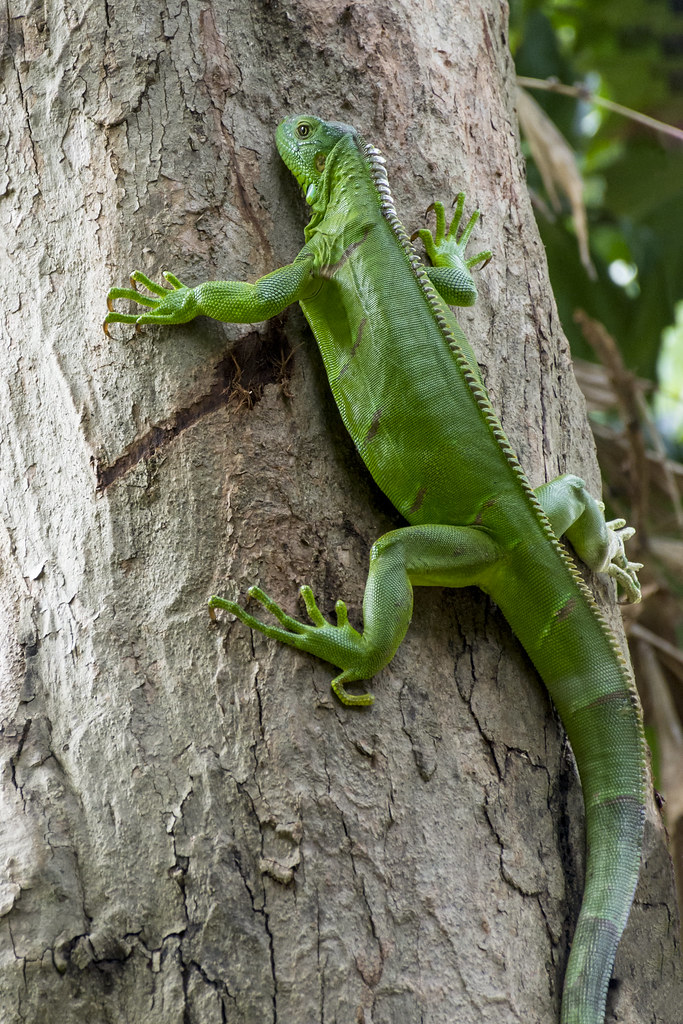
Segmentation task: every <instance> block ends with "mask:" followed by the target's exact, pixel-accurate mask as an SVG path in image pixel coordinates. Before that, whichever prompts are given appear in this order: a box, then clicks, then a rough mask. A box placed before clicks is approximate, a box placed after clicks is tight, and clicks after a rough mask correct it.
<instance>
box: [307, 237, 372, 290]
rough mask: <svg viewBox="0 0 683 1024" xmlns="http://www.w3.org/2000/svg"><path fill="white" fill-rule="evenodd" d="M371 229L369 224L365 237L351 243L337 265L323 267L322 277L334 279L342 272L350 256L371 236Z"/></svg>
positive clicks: (329, 264)
mask: <svg viewBox="0 0 683 1024" xmlns="http://www.w3.org/2000/svg"><path fill="white" fill-rule="evenodd" d="M371 228H372V224H368V226H367V227H366V229H365V232H364V233H363V237H362V238H359V239H358V241H357V242H351V244H350V245H347V247H346V248H345V249H344V252H343V253H342V254H341V258H340V259H338V260H337V262H336V263H328V264H327V266H325V267H321V268H320V277H328V278H329V277H334V275H335V274H336V273H337V271H338V270H341V268H342V267H343V266H344V264H345V263H346V261H347V260H348V258H349V256H350V255H351V254H352V253H354V252H355V251H356V249H358V248H359V247H360V246H361V245H362V244H363V242H364V241H365V239H366V238H367V237H368V235H369V234H370V230H371Z"/></svg>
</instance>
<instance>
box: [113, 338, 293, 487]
mask: <svg viewBox="0 0 683 1024" xmlns="http://www.w3.org/2000/svg"><path fill="white" fill-rule="evenodd" d="M274 339H276V340H277V341H279V345H278V344H272V342H273V340H274ZM291 355H292V352H291V350H290V348H289V344H288V342H287V340H286V338H285V337H284V335H283V334H282V332H281V330H280V329H279V328H278V327H277V325H275V326H272V322H271V326H269V328H268V329H267V330H266V334H265V337H264V336H263V335H262V334H261V332H258V333H257V332H252V333H250V334H248V335H247V336H246V337H244V338H242V339H241V341H240V342H239V343H238V344H237V345H236V346H235V347H234V348H232V349H231V350H230V351H229V352H227V353H226V354H225V356H223V358H222V359H221V360H220V361H219V362H218V363H216V365H215V367H214V369H213V378H214V383H213V384H212V386H211V387H210V388H209V390H208V391H207V392H206V393H205V394H204V395H202V397H201V398H198V399H197V400H196V401H194V402H191V403H190V404H189V405H187V406H185V407H183V408H180V409H177V410H176V411H175V413H174V414H173V415H172V416H169V417H168V419H166V420H162V421H161V422H160V423H156V424H154V425H153V426H151V427H150V429H149V430H148V431H147V432H146V433H145V434H143V435H142V436H141V437H138V438H136V440H135V441H132V442H131V444H129V445H128V446H127V447H126V448H125V449H124V450H123V452H121V454H120V455H118V456H117V457H116V458H115V459H114V461H113V462H111V463H107V462H106V461H105V460H103V459H93V463H94V468H95V475H96V478H97V490H98V492H99V493H104V491H106V490H107V488H108V487H110V486H111V484H113V483H115V482H116V481H117V480H120V479H121V478H122V477H125V476H126V474H128V473H130V472H131V470H133V469H134V468H135V467H136V466H137V465H138V464H139V463H140V462H147V461H148V460H149V459H150V458H153V457H154V456H155V455H156V454H157V453H158V452H160V451H162V450H163V449H164V448H166V447H168V445H170V444H172V443H173V442H174V441H175V439H176V438H177V437H178V435H179V434H182V432H183V431H184V430H187V429H188V428H189V427H193V426H194V425H195V424H196V423H198V422H199V420H201V419H203V418H204V417H205V416H209V415H210V414H211V413H213V412H215V411H216V410H217V409H221V408H222V407H223V406H226V405H229V404H230V403H231V402H234V403H236V405H237V407H238V408H240V407H242V406H246V407H247V408H248V409H251V408H253V406H254V405H256V404H257V403H258V402H259V401H260V399H261V397H262V395H263V391H264V389H265V387H266V385H267V384H280V385H281V386H282V387H283V392H284V393H285V394H286V393H287V389H286V386H285V385H286V381H287V380H288V378H289V376H290V373H291Z"/></svg>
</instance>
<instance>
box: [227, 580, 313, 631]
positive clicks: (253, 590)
mask: <svg viewBox="0 0 683 1024" xmlns="http://www.w3.org/2000/svg"><path fill="white" fill-rule="evenodd" d="M247 593H248V594H249V597H253V598H255V599H256V600H257V601H258V602H259V604H262V605H263V607H264V608H265V609H266V611H268V612H270V614H271V615H274V616H275V618H276V619H277V620H278V622H281V623H282V625H283V626H285V627H286V628H287V630H288V631H289V634H290V635H291V634H300V633H305V631H306V627H305V625H304V624H303V623H302V622H298V621H297V620H296V619H293V618H292V616H291V615H287V613H286V612H284V611H283V610H282V608H281V607H280V605H279V604H277V603H276V602H275V601H273V599H272V597H269V596H268V594H266V592H265V591H264V590H261V588H260V587H249V590H248V591H247ZM250 617H251V618H253V616H250ZM240 618H241V619H242V621H243V622H246V619H245V618H243V617H242V615H240ZM254 622H256V619H254ZM257 628H258V629H263V626H262V625H261V624H259V625H258V627H257ZM264 632H265V630H264ZM278 632H281V631H280V630H278Z"/></svg>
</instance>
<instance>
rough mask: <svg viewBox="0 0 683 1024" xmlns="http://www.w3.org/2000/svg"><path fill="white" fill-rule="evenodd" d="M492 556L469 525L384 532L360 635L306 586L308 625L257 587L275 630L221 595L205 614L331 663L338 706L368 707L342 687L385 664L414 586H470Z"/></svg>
mask: <svg viewBox="0 0 683 1024" xmlns="http://www.w3.org/2000/svg"><path fill="white" fill-rule="evenodd" d="M498 557H499V552H498V548H497V546H496V545H495V543H494V542H493V541H492V540H491V538H490V537H489V536H488V535H486V534H485V533H483V532H482V531H481V530H478V529H476V528H475V527H462V526H443V525H437V526H429V525H427V526H407V527H404V528H402V529H400V530H392V531H391V532H390V533H385V534H384V536H382V537H380V539H379V540H378V541H377V542H376V543H375V544H374V545H373V547H372V551H371V552H370V569H369V572H368V578H367V583H366V586H365V595H364V597H363V623H364V629H363V632H362V633H359V632H358V631H357V630H355V629H354V628H353V626H351V624H350V623H349V620H348V613H347V610H346V605H345V604H344V602H343V601H337V604H336V613H337V624H336V625H333V624H332V623H331V622H328V621H327V619H325V618H324V616H323V615H322V613H321V612H320V610H319V608H318V605H317V604H316V601H315V598H314V596H313V591H312V590H311V588H310V587H302V588H301V596H302V598H303V600H304V604H305V605H306V611H307V613H308V617H309V618H310V620H311V623H312V624H309V623H306V622H299V621H298V619H295V618H293V617H292V616H291V615H288V614H287V613H286V612H285V611H283V609H282V608H280V606H279V605H278V604H276V602H275V601H273V600H272V599H271V598H270V597H268V595H267V594H265V593H264V592H263V591H262V590H260V589H259V588H258V587H251V588H250V589H249V595H250V597H254V598H256V600H257V601H259V602H260V603H261V604H262V605H263V607H264V608H265V609H266V610H267V611H269V612H271V614H272V615H274V616H275V618H276V619H277V620H278V622H279V623H280V625H279V626H275V625H270V624H268V623H265V622H261V621H260V619H257V618H255V617H254V616H253V615H251V614H250V613H249V612H247V611H246V610H245V609H244V608H241V607H240V605H238V604H237V603H236V602H235V601H227V600H225V599H224V598H221V597H212V598H211V599H210V600H209V612H210V614H211V617H212V618H214V617H215V616H214V609H216V608H221V609H223V610H224V611H227V612H230V613H231V614H232V615H235V616H237V618H238V619H240V620H241V621H242V622H244V623H245V624H246V625H247V626H250V627H251V628H252V629H257V630H259V631H260V632H261V633H264V634H265V635H266V636H268V637H271V638H272V639H274V640H280V641H281V642H282V643H285V644H288V645H289V646H290V647H296V648H298V649H299V650H301V651H307V652H308V653H310V654H315V655H317V657H319V658H322V659H323V660H324V661H329V662H331V663H332V664H333V665H336V666H337V667H338V668H340V669H342V672H341V673H340V674H339V675H338V676H336V678H335V679H333V681H332V689H333V690H334V692H335V693H336V694H337V696H338V697H339V699H340V700H341V701H342V703H344V704H372V702H373V700H374V698H373V696H372V694H370V693H365V694H361V695H356V694H350V693H348V692H347V691H346V689H345V686H344V684H345V683H349V682H355V681H357V680H360V679H370V678H372V676H373V675H374V674H375V673H376V672H378V671H379V670H380V669H381V668H383V667H384V666H385V665H386V664H387V663H388V662H389V661H391V659H392V658H393V656H394V654H395V653H396V650H397V648H398V646H399V644H400V643H401V641H402V640H403V637H404V636H405V634H406V630H407V629H408V626H409V625H410V620H411V617H412V612H413V586H448V587H465V586H470V585H472V584H476V583H478V582H480V581H481V579H482V577H483V576H484V574H485V572H486V571H487V570H490V569H491V567H492V566H493V565H494V564H495V563H496V561H497V560H498Z"/></svg>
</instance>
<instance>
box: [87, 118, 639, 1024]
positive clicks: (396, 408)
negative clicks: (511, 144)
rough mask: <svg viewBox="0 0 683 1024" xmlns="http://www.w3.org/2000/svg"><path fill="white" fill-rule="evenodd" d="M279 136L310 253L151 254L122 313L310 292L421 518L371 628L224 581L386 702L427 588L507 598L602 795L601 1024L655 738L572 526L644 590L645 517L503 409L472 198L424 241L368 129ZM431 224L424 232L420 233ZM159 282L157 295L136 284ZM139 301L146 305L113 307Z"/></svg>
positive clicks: (390, 473) (380, 583)
mask: <svg viewBox="0 0 683 1024" xmlns="http://www.w3.org/2000/svg"><path fill="white" fill-rule="evenodd" d="M277 147H278V149H279V151H280V154H281V156H282V158H283V160H284V162H285V163H286V165H287V167H288V168H289V169H290V171H291V172H292V173H293V174H294V176H295V178H296V179H297V181H298V182H299V184H300V185H301V187H302V188H303V190H304V193H305V197H306V201H307V203H308V204H309V205H310V207H311V209H312V212H313V215H312V217H311V220H310V222H309V224H308V226H307V228H306V231H305V238H306V244H305V245H304V247H303V249H302V250H301V252H300V253H299V255H298V256H297V257H296V259H295V260H294V262H293V263H291V264H289V265H288V266H285V267H281V268H280V269H279V270H275V271H274V272H273V273H271V274H267V275H266V276H265V277H262V278H260V280H258V281H256V283H255V284H245V283H241V282H236V281H210V282H207V283H205V284H200V285H197V287H195V288H188V287H186V286H184V285H183V284H181V282H180V281H179V280H178V279H177V278H176V277H174V276H173V275H172V274H168V273H167V274H165V275H164V276H165V278H166V280H167V281H168V282H169V286H170V287H162V286H160V285H157V284H155V283H154V282H153V281H151V280H149V278H147V277H145V275H144V274H141V273H140V272H139V271H136V272H135V273H134V274H133V275H132V276H131V284H132V288H113V289H112V290H111V291H110V292H109V297H108V305H109V309H110V313H109V315H108V316H107V318H106V321H105V330H106V328H107V325H108V324H111V323H135V324H137V325H139V324H179V323H185V322H187V321H188V320H192V319H193V318H194V317H195V316H199V315H205V316H209V317H213V319H215V320H221V321H223V322H227V323H253V322H256V321H260V320H265V319H267V318H269V317H272V316H274V315H275V314H276V313H279V312H280V311H281V310H283V309H285V307H286V306H288V305H290V303H293V302H297V301H298V302H299V303H300V304H301V308H302V309H303V311H304V314H305V316H306V319H307V320H308V322H309V324H310V325H311V328H312V329H313V333H314V335H315V337H316V340H317V342H318V345H319V347H320V351H321V353H322V357H323V360H324V363H325V368H326V370H327V375H328V378H329V381H330V386H331V388H332V392H333V394H334V397H335V400H336V402H337V405H338V407H339V411H340V412H341V415H342V419H343V420H344V423H345V425H346V427H347V429H348V431H349V433H350V434H351V437H352V438H353V441H354V443H355V445H356V447H357V449H358V451H359V453H360V455H361V457H362V458H363V460H364V462H365V464H366V465H367V467H368V469H369V470H370V472H371V473H372V475H373V477H374V479H375V480H376V481H377V483H378V484H379V486H380V487H381V488H382V490H383V491H384V492H385V494H387V495H388V497H389V498H390V499H391V501H392V502H393V504H394V505H395V506H396V508H397V509H398V511H399V512H400V513H401V514H402V516H404V517H405V519H406V520H407V521H408V523H409V524H410V525H409V526H404V527H401V528H399V529H396V530H392V531H391V532H389V533H387V534H385V535H384V536H383V537H380V539H379V540H378V541H377V542H376V543H375V544H374V546H373V548H372V552H371V555H370V569H369V573H368V579H367V585H366V589H365V596H364V599H363V626H364V628H363V632H362V633H359V632H357V631H356V630H355V629H354V628H353V626H351V624H350V623H349V621H348V616H347V610H346V605H345V604H344V602H343V601H337V604H336V618H337V622H336V625H333V624H332V623H330V622H327V620H326V619H325V618H324V617H323V615H322V614H321V612H320V611H319V609H318V606H317V604H316V601H315V598H314V596H313V592H312V591H311V589H310V587H302V588H301V595H302V597H303V600H304V604H305V606H306V611H307V613H308V616H309V618H310V620H311V623H312V625H311V624H308V623H303V622H299V621H297V620H296V619H294V618H292V617H291V616H290V615H288V614H286V612H284V611H283V610H282V609H281V608H280V607H279V605H278V604H276V603H275V601H273V600H272V599H271V598H269V597H268V596H267V594H265V593H264V592H263V591H262V590H260V589H259V588H258V587H251V588H250V590H249V595H250V596H251V597H254V598H256V599H257V600H258V601H259V602H260V603H261V605H263V606H264V607H265V608H266V609H267V610H268V611H269V612H271V613H272V614H273V616H274V617H275V619H277V620H278V622H279V625H278V626H275V625H269V624H266V623H263V622H261V621H260V620H259V619H257V618H255V617H254V616H253V615H251V614H249V613H248V612H246V611H245V610H243V609H242V608H241V607H240V606H239V605H238V604H237V603H235V602H234V601H228V600H224V599H223V598H220V597H212V598H211V599H210V601H209V606H210V610H211V615H212V617H213V615H214V609H216V608H221V609H224V610H225V611H227V612H230V613H232V614H233V615H236V616H237V617H238V618H239V619H241V620H242V622H244V623H246V624H247V625H248V626H250V627H251V628H252V629H257V630H260V631H261V632H262V633H265V634H266V636H268V637H272V638H274V639H276V640H281V641H282V642H283V643H286V644H289V645H291V646H292V647H297V648H298V649H299V650H303V651H308V652H309V653H311V654H314V655H317V657H319V658H322V659H324V660H325V661H328V662H331V663H332V664H333V665H336V666H337V667H338V668H339V669H340V670H341V671H340V672H339V674H338V675H337V676H336V678H335V679H334V680H333V682H332V688H333V690H334V692H335V693H336V695H337V697H338V698H339V699H340V700H341V701H342V702H343V703H344V704H353V705H357V704H370V703H372V700H373V697H372V696H371V695H370V694H368V693H365V694H361V695H359V694H352V693H349V692H348V691H347V689H346V684H347V683H350V682H353V681H356V680H364V679H370V678H371V677H372V676H373V675H375V673H376V672H378V671H379V670H380V669H381V668H383V667H384V666H385V665H386V664H387V663H388V662H389V661H390V660H391V658H392V657H393V655H394V653H395V652H396V649H397V648H398V646H399V644H400V643H401V641H402V639H403V637H404V635H405V633H406V630H407V629H408V625H409V623H410V619H411V614H412V605H413V587H414V586H446V587H465V586H471V585H473V584H474V585H476V586H478V587H480V588H481V589H482V590H483V591H485V592H486V593H487V594H489V595H490V596H491V598H492V599H493V600H494V601H495V602H496V604H497V605H498V606H499V608H500V609H501V610H502V612H503V614H504V616H505V618H506V619H507V621H508V622H509V624H510V626H511V627H512V629H513V630H514V632H515V634H516V636H517V637H518V638H519V640H520V641H521V643H522V644H523V646H524V648H525V650H526V651H527V653H528V655H529V657H530V658H531V660H532V661H533V663H534V665H535V666H536V668H537V669H538V672H539V673H540V675H541V677H542V679H543V681H544V683H545V685H546V687H547V689H548V691H549V692H550V695H551V697H552V699H553V701H554V702H555V705H556V707H557V709H558V711H559V713H560V716H561V718H562V722H563V724H564V727H565V729H566V731H567V735H568V737H569V740H570V743H571V746H572V749H573V751H574V756H575V758H576V762H577V765H578V769H579V773H580V776H581V783H582V787H583V795H584V802H585V809H586V834H587V862H586V883H585V892H584V897H583V904H582V907H581V913H580V916H579V919H578V923H577V925H576V930H575V934H574V940H573V944H572V949H571V954H570V957H569V962H568V966H567V971H566V978H565V983H564V992H563V999H562V1014H561V1020H562V1024H602V1022H603V1020H604V1013H605V1000H606V993H607V986H608V982H609V978H610V974H611V971H612V966H613V963H614V957H615V953H616V948H617V945H618V942H619V939H620V937H621V934H622V932H623V929H624V926H625V924H626V919H627V917H628V913H629V909H630V906H631V902H632V900H633V893H634V889H635V885H636V881H637V878H638V870H639V861H640V848H641V842H642V832H643V819H644V802H645V785H646V774H645V773H646V769H645V743H644V738H643V729H642V723H641V714H640V710H639V703H638V698H637V696H636V691H635V689H634V684H633V681H632V678H631V675H630V673H629V669H628V667H627V665H626V663H625V661H624V658H623V657H622V655H621V653H620V650H619V647H618V645H617V642H616V639H615V638H614V636H613V635H612V633H611V632H610V630H609V628H608V626H607V625H606V622H605V620H604V619H603V618H602V616H601V614H600V612H599V611H598V608H597V606H596V604H595V601H594V600H593V597H592V595H591V593H590V591H589V590H588V589H587V587H586V586H585V584H584V583H583V581H582V579H581V577H580V575H579V573H578V571H577V569H576V568H575V567H574V565H573V563H572V561H571V559H570V557H569V556H568V555H567V553H566V552H565V550H564V548H563V547H562V545H561V544H560V543H559V541H558V538H559V537H560V536H562V535H564V536H565V537H566V538H567V539H568V540H569V541H570V542H571V544H572V545H573V547H574V550H575V551H576V553H577V555H578V556H579V557H580V558H581V559H582V560H583V561H584V562H585V563H586V564H587V565H588V566H589V568H590V569H592V570H594V571H597V572H605V573H608V574H609V575H610V576H613V577H614V578H615V579H616V581H617V583H618V584H620V585H621V586H622V588H623V589H624V591H625V592H626V595H627V597H628V598H629V599H630V600H634V601H637V600H639V598H640V587H639V584H638V579H637V570H638V569H639V568H641V566H640V565H638V564H636V563H632V562H629V560H628V558H627V557H626V555H625V553H624V541H625V540H628V539H629V537H631V536H632V534H633V532H634V531H633V530H631V529H629V528H626V527H625V523H624V521H623V520H621V519H619V520H615V521H613V522H610V523H606V522H605V519H604V516H603V506H602V505H601V504H599V503H598V502H597V501H595V500H594V499H593V498H592V497H591V496H590V495H589V494H588V492H587V491H586V488H585V485H584V483H583V481H582V480H580V479H579V478H578V477H576V476H570V475H567V476H560V477H558V478H557V479H555V480H552V481H551V482H550V483H546V484H544V485H542V486H541V487H538V488H537V489H536V490H532V489H531V486H530V485H529V483H528V482H527V480H526V477H525V476H524V473H523V472H522V469H521V467H520V465H519V463H518V461H517V458H516V456H515V453H514V452H513V450H512V448H511V446H510V442H509V441H508V439H507V437H506V436H505V434H504V432H503V429H502V427H501V425H500V423H499V421H498V419H497V417H496V415H495V413H494V411H493V408H492V406H491V403H490V401H489V397H488V394H487V392H486V389H485V387H484V384H483V381H482V378H481V375H480V372H479V368H478V366H477V363H476V360H475V358H474V354H473V352H472V350H471V348H470V346H469V344H468V343H467V341H466V339H465V337H464V335H463V333H462V331H461V329H460V327H459V326H458V323H457V321H456V320H455V317H454V315H453V313H452V312H451V310H450V309H449V304H452V305H464V306H468V305H471V304H472V303H473V302H474V301H475V299H476V288H475V286H474V283H473V281H472V278H471V275H470V269H471V268H473V267H474V266H475V265H476V264H478V263H481V262H482V261H484V260H488V259H489V258H490V253H488V252H487V253H479V254H478V255H476V256H473V257H470V258H466V256H465V247H466V245H467V242H468V239H469V236H470V234H471V231H472V229H473V227H474V224H475V222H476V220H477V217H478V213H476V212H475V213H474V214H473V215H472V216H471V218H470V220H469V222H468V224H467V225H466V227H465V228H464V230H462V232H461V234H460V236H459V237H458V231H459V225H460V221H461V217H462V211H463V204H464V196H463V195H462V194H461V195H459V196H458V198H457V201H456V208H455V214H454V216H453V219H452V222H451V224H450V227H449V228H448V230H447V229H446V217H445V212H444V207H443V205H442V204H441V203H434V204H433V207H432V208H433V209H434V210H435V213H436V232H435V234H434V235H432V234H431V232H429V231H428V230H426V229H423V230H421V231H418V232H416V235H419V236H420V238H421V239H422V241H423V243H424V246H425V249H426V251H427V255H428V256H429V259H430V261H431V264H432V266H425V265H424V264H423V263H422V261H421V260H420V259H419V258H418V256H417V255H416V253H415V250H414V248H413V245H412V239H411V238H409V237H408V235H407V233H406V231H405V229H404V228H403V226H402V224H401V222H400V221H399V219H398V217H397V215H396V211H395V208H394V203H393V201H392V197H391V192H390V190H389V184H388V181H387V176H386V172H385V170H384V160H383V158H382V156H381V155H380V153H379V152H378V150H377V149H375V148H374V147H373V146H371V145H368V143H366V142H365V141H364V140H363V138H362V137H361V136H360V135H359V134H358V133H357V132H356V131H355V130H354V129H353V128H351V127H349V126H348V125H345V124H340V123H337V122H325V121H321V120H320V119H318V118H316V117H308V116H295V117H288V118H287V119H286V120H284V121H283V122H282V123H281V124H280V126H279V127H278V130H277ZM416 235H414V236H413V238H414V237H416ZM136 283H139V284H142V285H144V286H145V287H146V288H147V289H148V290H149V292H150V293H151V296H152V297H148V296H146V295H143V294H141V293H140V292H138V291H137V289H136V287H135V285H136ZM115 299H132V300H134V301H135V302H138V303H141V304H142V305H143V306H146V307H149V308H150V311H149V312H146V313H144V314H143V315H137V314H125V313H117V312H113V311H112V310H113V307H112V301H113V300H115Z"/></svg>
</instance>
